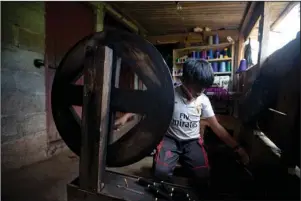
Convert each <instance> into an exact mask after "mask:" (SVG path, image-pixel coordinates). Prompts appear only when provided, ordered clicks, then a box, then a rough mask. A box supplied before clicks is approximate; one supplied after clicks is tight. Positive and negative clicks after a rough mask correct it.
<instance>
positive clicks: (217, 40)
mask: <svg viewBox="0 0 301 201" xmlns="http://www.w3.org/2000/svg"><path fill="white" fill-rule="evenodd" d="M213 40H214V41H213V43H214V44H219V38H218V34H215V35H214V38H213Z"/></svg>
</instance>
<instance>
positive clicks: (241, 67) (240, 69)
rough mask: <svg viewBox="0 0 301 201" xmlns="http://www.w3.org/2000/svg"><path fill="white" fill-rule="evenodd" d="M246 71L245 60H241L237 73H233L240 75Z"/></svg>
mask: <svg viewBox="0 0 301 201" xmlns="http://www.w3.org/2000/svg"><path fill="white" fill-rule="evenodd" d="M246 70H247V60H245V59H242V60H240V63H239V68H238V69H237V71H236V72H235V73H240V72H243V71H246Z"/></svg>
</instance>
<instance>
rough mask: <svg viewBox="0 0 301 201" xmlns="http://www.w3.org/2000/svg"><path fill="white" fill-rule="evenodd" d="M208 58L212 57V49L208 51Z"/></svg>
mask: <svg viewBox="0 0 301 201" xmlns="http://www.w3.org/2000/svg"><path fill="white" fill-rule="evenodd" d="M207 56H208V59H213V50H209V51H208V55H207Z"/></svg>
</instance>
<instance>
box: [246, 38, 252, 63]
mask: <svg viewBox="0 0 301 201" xmlns="http://www.w3.org/2000/svg"><path fill="white" fill-rule="evenodd" d="M244 56H245V59H246V60H247V65H248V67H249V66H251V65H254V64H253V61H252V48H251V38H249V43H248V44H247V45H246V46H245V55H244Z"/></svg>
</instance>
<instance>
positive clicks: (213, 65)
mask: <svg viewBox="0 0 301 201" xmlns="http://www.w3.org/2000/svg"><path fill="white" fill-rule="evenodd" d="M212 69H213V71H214V72H218V64H217V62H213V63H212Z"/></svg>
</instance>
